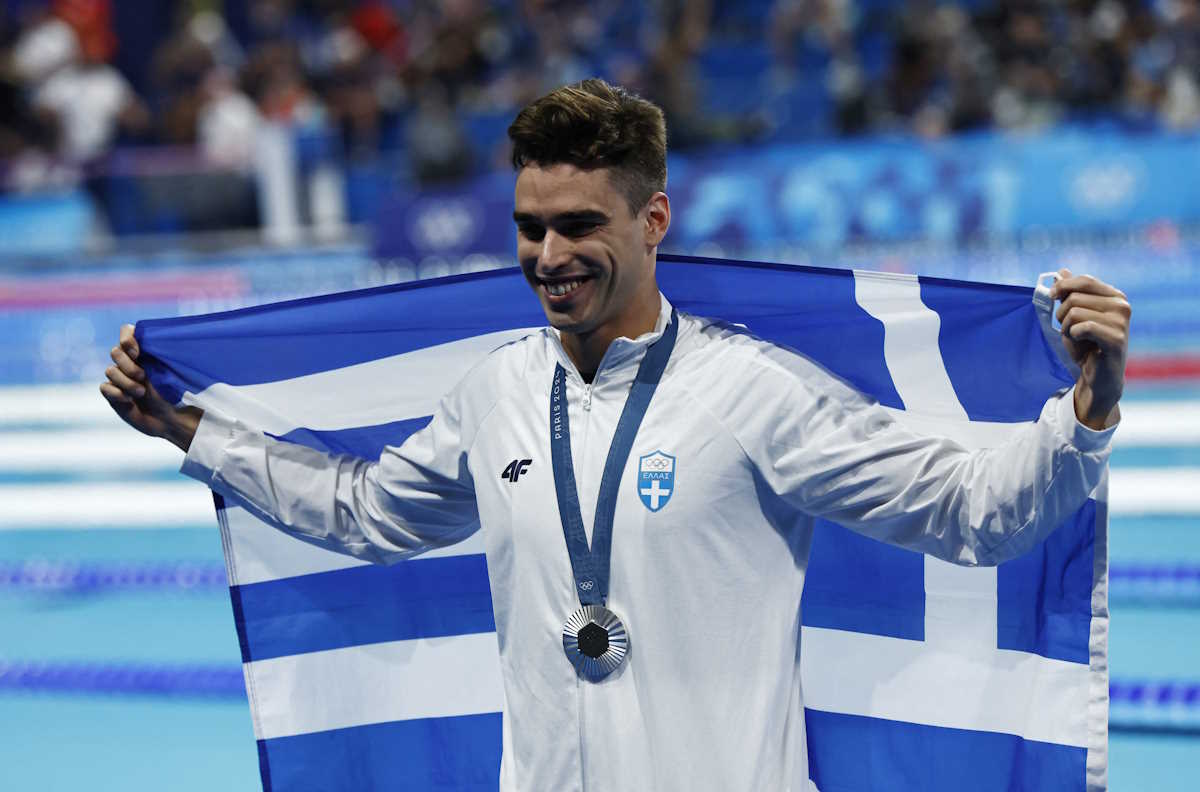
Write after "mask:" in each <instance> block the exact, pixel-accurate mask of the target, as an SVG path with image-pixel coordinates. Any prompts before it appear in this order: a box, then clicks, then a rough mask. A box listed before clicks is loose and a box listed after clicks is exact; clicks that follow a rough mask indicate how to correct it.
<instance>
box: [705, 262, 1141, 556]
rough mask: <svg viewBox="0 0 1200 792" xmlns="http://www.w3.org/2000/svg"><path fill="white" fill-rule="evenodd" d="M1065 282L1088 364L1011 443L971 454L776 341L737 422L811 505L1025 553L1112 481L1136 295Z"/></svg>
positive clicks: (944, 545) (766, 461)
mask: <svg viewBox="0 0 1200 792" xmlns="http://www.w3.org/2000/svg"><path fill="white" fill-rule="evenodd" d="M1056 292H1057V294H1058V295H1059V296H1060V297H1063V298H1064V300H1065V306H1064V309H1063V310H1061V311H1060V316H1062V317H1063V326H1064V330H1063V334H1064V339H1065V340H1067V341H1068V342H1069V344H1070V348H1071V351H1072V354H1074V355H1075V359H1076V360H1078V361H1079V363H1080V366H1081V368H1082V369H1083V373H1082V374H1081V375H1080V378H1079V382H1078V384H1077V385H1076V387H1075V388H1074V389H1072V390H1071V391H1070V392H1068V393H1066V394H1063V395H1060V396H1056V397H1053V398H1051V399H1050V400H1049V401H1048V402H1047V403H1046V405H1045V407H1044V409H1043V410H1042V413H1041V415H1040V417H1039V418H1038V420H1037V422H1036V423H1034V424H1031V425H1029V426H1026V427H1023V428H1020V429H1015V428H1014V435H1013V436H1012V437H1011V439H1009V440H1008V441H1007V442H1005V443H1003V444H1002V445H999V446H996V447H991V448H981V449H980V450H975V451H972V450H968V448H966V447H964V446H963V445H960V444H958V443H955V442H953V441H951V440H949V439H946V438H944V437H933V436H927V435H923V434H916V433H914V432H912V431H909V430H908V429H907V428H906V427H905V426H903V425H901V423H899V422H897V421H896V419H895V418H893V416H892V415H891V414H890V413H889V412H888V411H887V410H885V409H883V408H882V407H880V406H879V405H878V404H875V403H873V402H871V401H870V400H869V399H866V398H864V397H863V396H862V395H861V394H859V393H858V392H857V391H855V390H853V389H852V388H850V387H849V386H847V385H846V384H845V383H843V382H841V381H840V380H837V379H835V378H833V377H831V376H829V375H828V374H827V373H826V372H824V371H823V370H821V369H820V368H819V367H817V366H815V365H814V364H812V363H811V362H810V361H808V360H806V359H803V358H798V357H797V356H795V355H791V354H789V353H787V352H785V351H783V350H780V349H778V348H771V347H763V348H761V356H760V358H759V361H760V362H759V363H758V364H757V365H753V366H751V367H749V369H748V370H747V371H744V372H741V373H740V375H739V377H740V381H744V382H747V381H756V380H757V381H758V382H761V383H762V387H761V388H760V389H756V393H755V399H754V400H752V401H751V400H747V402H746V403H744V404H741V403H739V404H736V405H735V406H734V407H733V408H732V409H733V412H732V414H731V415H730V418H731V420H730V424H731V425H732V426H734V427H737V429H736V430H735V431H737V432H738V433H739V440H740V441H741V442H742V445H743V448H745V449H746V450H747V452H748V454H749V455H750V457H751V459H752V460H753V462H754V464H755V466H756V468H757V469H758V471H759V473H760V475H762V476H763V478H764V479H765V483H766V484H767V485H768V486H769V488H770V489H771V490H772V491H774V492H775V493H777V494H779V495H780V496H781V497H783V498H784V499H785V500H786V501H788V502H789V503H791V504H792V505H793V506H794V507H795V508H797V509H799V510H800V511H803V512H806V513H808V514H811V515H814V516H820V517H824V518H827V519H830V520H832V521H834V522H838V523H840V524H842V525H845V526H846V527H848V528H851V529H853V530H855V531H858V532H860V533H863V534H865V535H868V536H872V537H874V538H876V539H880V540H882V541H885V542H888V543H891V544H896V545H899V546H902V547H906V548H909V549H912V550H917V551H920V552H924V553H928V554H930V555H934V556H936V557H939V558H943V559H945V560H948V561H953V562H955V563H960V564H966V565H975V564H980V565H991V564H997V563H1000V562H1002V561H1005V560H1007V559H1009V558H1013V557H1015V556H1017V555H1020V554H1021V553H1023V552H1025V551H1027V550H1028V549H1030V548H1032V547H1033V546H1035V545H1036V544H1037V543H1038V542H1040V541H1042V540H1043V539H1045V537H1046V536H1047V535H1048V534H1049V533H1050V532H1051V531H1052V530H1053V529H1054V528H1056V527H1057V526H1058V525H1060V524H1061V523H1062V522H1063V521H1065V520H1066V519H1068V518H1069V517H1070V516H1071V515H1072V514H1074V513H1075V512H1076V511H1077V510H1078V508H1079V507H1080V506H1081V505H1082V504H1083V503H1084V502H1085V500H1086V499H1087V497H1088V496H1089V494H1090V493H1091V492H1092V490H1093V489H1095V487H1096V486H1097V485H1098V484H1099V483H1100V481H1101V480H1102V477H1103V475H1104V470H1105V465H1106V462H1107V457H1108V453H1109V439H1110V435H1111V432H1112V429H1113V426H1114V425H1115V422H1116V420H1117V418H1118V416H1119V413H1118V411H1117V407H1116V405H1117V400H1118V399H1119V398H1120V394H1121V387H1122V386H1123V382H1124V361H1125V352H1126V348H1127V345H1128V317H1129V307H1128V303H1127V302H1126V301H1125V298H1124V297H1123V296H1122V295H1121V294H1120V292H1117V291H1116V290H1115V289H1112V287H1110V286H1107V285H1106V284H1103V283H1101V282H1100V281H1096V280H1095V279H1093V278H1087V277H1080V278H1077V277H1074V276H1072V275H1070V273H1066V272H1064V273H1063V276H1062V278H1061V279H1060V281H1059V283H1058V287H1057V289H1056ZM762 358H766V360H765V361H763V360H762ZM739 377H735V379H738V378H739ZM726 409H729V408H726ZM986 429H987V427H979V430H980V431H984V430H986ZM979 445H981V446H986V445H988V443H987V442H984V441H981V442H980V443H979Z"/></svg>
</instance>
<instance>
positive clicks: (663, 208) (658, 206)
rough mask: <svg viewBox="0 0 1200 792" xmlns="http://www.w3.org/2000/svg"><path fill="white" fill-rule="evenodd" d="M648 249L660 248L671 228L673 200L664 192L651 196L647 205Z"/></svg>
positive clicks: (646, 228) (646, 229)
mask: <svg viewBox="0 0 1200 792" xmlns="http://www.w3.org/2000/svg"><path fill="white" fill-rule="evenodd" d="M645 212H646V224H645V231H646V247H648V248H652V247H658V245H659V243H661V242H662V241H663V237H665V236H666V235H667V229H668V228H670V227H671V199H670V198H668V197H667V194H666V193H664V192H656V193H654V195H651V196H650V200H649V202H647V204H646V209H645Z"/></svg>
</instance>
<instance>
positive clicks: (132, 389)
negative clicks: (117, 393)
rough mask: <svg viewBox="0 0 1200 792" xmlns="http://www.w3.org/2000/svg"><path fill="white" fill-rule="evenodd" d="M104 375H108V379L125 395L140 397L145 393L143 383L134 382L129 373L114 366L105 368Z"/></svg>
mask: <svg viewBox="0 0 1200 792" xmlns="http://www.w3.org/2000/svg"><path fill="white" fill-rule="evenodd" d="M104 376H106V377H108V381H109V382H111V383H112V384H113V385H115V386H116V387H118V388H120V389H121V390H122V391H123V392H124V393H125V394H126V395H127V396H132V397H133V398H135V399H140V398H142V397H143V396H145V395H146V387H145V386H144V385H142V384H141V383H140V382H135V381H134V380H133V379H132V378H131V377H130V376H129V375H127V374H126V373H125V372H123V371H121V369H119V368H117V367H116V366H109V367H108V368H106V369H105V370H104Z"/></svg>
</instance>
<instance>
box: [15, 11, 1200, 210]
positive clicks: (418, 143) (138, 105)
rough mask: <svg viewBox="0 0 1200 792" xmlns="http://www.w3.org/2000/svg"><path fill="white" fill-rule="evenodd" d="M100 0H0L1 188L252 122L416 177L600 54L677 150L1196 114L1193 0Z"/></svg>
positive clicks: (250, 148) (227, 148) (234, 153)
mask: <svg viewBox="0 0 1200 792" xmlns="http://www.w3.org/2000/svg"><path fill="white" fill-rule="evenodd" d="M116 5H117V3H116V0H38V1H34V0H7V2H5V3H4V4H3V5H2V6H0V8H3V9H4V14H5V16H4V17H3V18H2V23H0V163H2V164H0V181H2V183H3V185H4V187H5V188H7V189H8V190H14V191H22V190H33V189H37V188H41V187H45V186H46V185H54V184H59V183H71V182H73V181H79V180H83V179H86V178H87V176H88V173H89V172H90V170H91V169H95V168H96V167H97V166H98V164H100V163H103V162H104V161H105V158H106V156H107V155H109V154H110V153H111V152H112V150H113V149H114V147H117V146H148V145H155V146H159V147H164V148H163V150H165V151H180V152H189V153H188V154H187V156H195V157H200V158H202V159H203V160H204V161H206V162H210V163H214V164H216V165H218V166H220V167H222V168H226V169H229V170H233V171H236V170H238V169H243V170H249V169H251V168H252V167H253V164H254V161H255V157H256V148H255V145H256V140H257V139H258V137H257V132H258V130H259V129H260V128H261V126H262V125H263V124H274V125H282V126H283V127H286V128H289V129H291V130H293V131H294V132H295V133H296V134H297V135H298V136H299V137H301V138H305V139H310V140H319V141H323V143H322V144H321V146H320V147H319V148H320V150H321V151H323V152H325V153H326V154H327V155H328V154H332V155H334V156H337V157H339V158H342V159H344V160H345V161H351V162H353V161H376V160H378V159H379V158H380V157H390V158H393V159H398V160H400V161H402V162H403V166H404V167H405V168H406V169H407V170H408V172H409V173H411V174H412V175H413V176H414V177H415V178H416V179H418V180H420V181H422V182H437V181H441V180H448V179H455V178H459V177H462V176H466V175H468V174H471V173H474V172H478V171H479V170H481V169H487V168H490V167H494V166H498V165H500V164H501V163H503V161H504V159H505V149H504V134H503V133H504V128H505V127H506V126H507V123H508V121H509V120H510V119H511V116H512V113H513V112H514V110H515V108H517V107H519V106H520V105H522V104H523V103H524V102H526V101H528V100H530V99H532V98H534V97H536V96H538V95H539V94H541V93H543V92H544V91H546V90H547V89H549V88H551V87H553V86H556V85H560V84H562V83H566V82H571V81H575V80H578V79H582V78H584V77H587V76H591V75H597V74H598V75H602V76H605V77H607V78H609V79H611V80H614V81H617V82H620V83H622V84H625V85H628V86H629V87H631V88H634V89H636V90H637V91H639V92H640V93H642V94H644V95H646V96H648V97H650V98H652V99H654V100H656V101H657V102H659V103H660V104H661V105H662V106H663V107H664V109H665V110H666V113H667V116H668V126H669V130H670V137H671V145H672V148H673V149H675V150H680V149H686V148H689V147H696V146H705V145H711V144H730V143H733V144H736V143H754V142H763V141H779V140H790V139H796V138H798V137H815V136H828V135H839V134H840V135H856V134H864V133H874V132H887V133H913V134H918V135H922V136H929V137H936V136H939V135H944V134H949V133H953V132H957V131H962V130H970V129H977V128H987V127H999V128H1004V129H1029V128H1037V127H1042V126H1046V125H1049V124H1055V123H1059V122H1062V121H1067V120H1093V119H1103V120H1106V121H1114V120H1115V121H1117V122H1119V123H1124V124H1132V125H1135V126H1139V127H1145V126H1153V127H1162V128H1168V129H1178V130H1187V129H1193V128H1196V127H1197V126H1198V125H1200V86H1198V82H1197V79H1198V78H1197V75H1200V0H1058V2H1049V1H1043V2H1034V1H1028V2H1000V1H996V2H986V1H985V0H975V1H974V2H961V3H944V2H942V3H939V2H885V1H884V0H859V1H858V2H856V0H750V1H749V2H743V3H722V2H716V1H715V0H700V1H698V2H697V1H692V2H686V1H685V0H651V1H650V2H644V3H643V2H629V1H628V0H619V1H618V2H609V3H596V4H592V3H586V2H572V0H504V1H502V2H498V3H488V2H483V0H244V2H234V0H225V2H221V0H179V1H178V2H174V3H160V2H159V0H121V6H122V8H121V9H116V8H115V6H116ZM139 7H144V8H145V9H146V11H147V15H146V19H145V20H138V19H137V18H136V15H137V13H138V11H137V9H138V8H139ZM164 7H165V8H168V9H169V11H167V12H164V11H163V10H162V9H163V8H164ZM151 9H157V10H156V11H155V12H154V13H150V10H151ZM118 10H119V11H120V13H118ZM131 14H132V15H133V19H132V21H131V19H130V16H131ZM153 19H158V20H162V22H161V27H162V30H161V32H160V33H156V34H155V36H154V37H153V38H152V39H151V41H152V43H153V46H152V47H151V50H152V51H149V52H145V53H132V54H137V55H139V56H140V57H136V58H134V57H126V58H120V57H118V56H119V55H120V54H121V53H122V49H121V48H122V47H130V46H137V45H136V44H134V45H131V44H130V42H129V41H127V40H126V39H127V38H128V36H127V35H126V33H125V32H124V31H125V30H126V29H130V28H129V27H128V26H129V25H135V26H136V25H138V24H149V23H150V22H151V21H152V20H153ZM123 25H124V27H123ZM125 54H126V55H130V54H131V53H129V52H128V51H126V52H125ZM123 64H124V66H123V67H122V68H118V67H119V66H122V65H123ZM129 64H135V66H130V65H129ZM181 156H183V155H181Z"/></svg>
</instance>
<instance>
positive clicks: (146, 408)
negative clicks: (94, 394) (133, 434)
mask: <svg viewBox="0 0 1200 792" xmlns="http://www.w3.org/2000/svg"><path fill="white" fill-rule="evenodd" d="M139 351H140V350H139V349H138V343H137V339H135V338H134V337H133V325H123V326H122V327H121V341H120V343H119V344H117V346H115V347H113V348H112V353H111V354H112V359H113V365H111V366H109V367H108V369H107V370H105V372H104V373H105V374H106V375H107V376H108V382H103V383H101V384H100V392H101V393H102V394H104V398H106V399H108V403H109V405H111V406H112V408H113V410H114V411H115V412H116V413H117V415H119V416H121V420H123V421H124V422H125V423H127V424H129V425H130V426H132V427H133V428H134V429H137V430H138V431H139V432H142V433H144V434H148V435H151V436H152V437H165V438H166V439H168V440H170V441H171V442H172V443H174V444H175V445H177V446H179V447H180V448H181V449H183V450H184V451H187V450H188V447H189V446H191V444H192V437H193V436H194V435H195V434H196V427H197V426H199V424H200V418H201V417H203V415H204V411H203V410H201V409H200V408H198V407H176V406H175V405H173V404H171V403H170V402H168V401H167V400H166V399H164V398H163V397H162V396H160V395H159V393H158V391H156V390H155V389H154V386H153V385H151V384H150V381H149V380H148V379H146V372H145V370H144V369H143V368H142V367H141V366H139V365H138V364H137V363H136V362H134V361H136V360H137V357H138V353H139Z"/></svg>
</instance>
